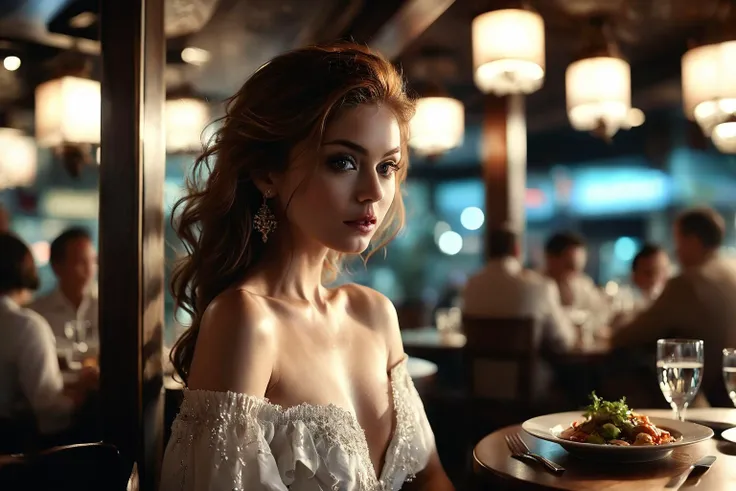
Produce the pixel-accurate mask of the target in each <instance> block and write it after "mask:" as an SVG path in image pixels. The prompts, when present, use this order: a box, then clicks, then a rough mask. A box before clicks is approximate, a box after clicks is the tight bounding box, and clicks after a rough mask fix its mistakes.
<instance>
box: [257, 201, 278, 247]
mask: <svg viewBox="0 0 736 491" xmlns="http://www.w3.org/2000/svg"><path fill="white" fill-rule="evenodd" d="M269 198H271V190H270V189H267V190H266V192H265V193H263V204H261V207H260V208H259V209H258V213H256V216H255V219H254V220H253V228H255V229H256V230H258V231H259V232H260V233H261V238H262V239H263V242H264V243H265V242H266V241H267V240H268V235H269V234H270V233H271V232H273V231H274V230H276V225H277V224H278V222H277V221H276V216H275V215H274V214H273V212H272V211H271V208H269V207H268V204H267V203H266V200H268V199H269Z"/></svg>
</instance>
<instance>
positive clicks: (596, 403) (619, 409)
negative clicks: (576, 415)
mask: <svg viewBox="0 0 736 491" xmlns="http://www.w3.org/2000/svg"><path fill="white" fill-rule="evenodd" d="M590 400H591V404H590V405H588V407H586V408H585V412H584V413H583V416H585V418H586V419H595V420H596V421H610V422H611V423H613V424H614V425H616V426H619V425H622V424H623V423H624V422H625V421H628V419H629V416H630V415H631V409H629V406H628V405H627V404H626V398H625V397H622V398H621V400H620V401H614V402H611V401H606V400H604V399H603V398H601V397H598V396H597V395H596V393H595V391H593V392H591V394H590Z"/></svg>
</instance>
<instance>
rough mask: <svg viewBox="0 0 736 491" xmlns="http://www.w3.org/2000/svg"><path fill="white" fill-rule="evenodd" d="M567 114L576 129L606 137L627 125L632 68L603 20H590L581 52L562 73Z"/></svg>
mask: <svg viewBox="0 0 736 491" xmlns="http://www.w3.org/2000/svg"><path fill="white" fill-rule="evenodd" d="M565 95H566V101H567V116H568V118H569V120H570V124H571V125H572V127H573V128H575V129H576V130H578V131H590V132H593V133H595V134H597V135H600V136H601V137H602V138H604V139H609V138H611V137H612V136H613V135H615V134H616V132H617V131H618V130H620V129H622V128H629V127H631V124H630V122H629V118H630V113H631V67H630V66H629V63H628V62H627V61H626V60H624V59H623V58H622V56H621V54H620V52H619V50H618V47H617V46H616V43H615V42H614V41H613V40H612V36H611V34H610V31H609V30H608V29H607V26H606V25H604V22H603V19H593V20H592V21H591V26H590V30H589V35H588V39H587V46H586V47H585V48H584V50H583V55H582V56H581V57H580V59H578V60H577V61H575V62H573V63H571V64H570V65H569V66H568V67H567V71H566V72H565Z"/></svg>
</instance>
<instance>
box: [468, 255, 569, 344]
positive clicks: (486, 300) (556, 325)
mask: <svg viewBox="0 0 736 491" xmlns="http://www.w3.org/2000/svg"><path fill="white" fill-rule="evenodd" d="M463 312H464V313H465V314H467V315H471V316H476V317H491V318H493V317H511V318H516V317H533V318H535V319H538V320H539V321H540V328H541V329H542V330H543V331H542V336H540V337H539V339H541V342H542V345H543V347H544V348H547V349H550V350H554V351H565V350H567V349H570V348H572V347H573V346H574V345H575V342H576V340H577V333H576V330H575V328H574V326H573V325H572V324H571V323H570V320H569V319H568V318H567V316H566V315H565V313H564V311H563V310H562V305H561V304H560V298H559V291H558V290H557V287H556V285H555V284H554V283H553V282H552V281H550V280H548V279H547V278H545V277H543V276H542V275H540V274H538V273H535V272H533V271H530V270H524V269H523V268H522V266H521V263H519V261H518V260H517V259H516V258H513V257H506V258H503V259H500V260H492V261H490V262H489V263H488V264H487V265H486V266H485V267H484V268H483V269H481V270H480V271H479V272H477V273H476V274H475V275H473V276H472V277H471V278H470V279H469V280H468V283H467V285H466V286H465V291H464V292H463Z"/></svg>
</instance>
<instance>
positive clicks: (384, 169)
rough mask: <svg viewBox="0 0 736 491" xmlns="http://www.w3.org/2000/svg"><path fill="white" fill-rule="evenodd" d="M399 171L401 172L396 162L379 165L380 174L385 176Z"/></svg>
mask: <svg viewBox="0 0 736 491" xmlns="http://www.w3.org/2000/svg"><path fill="white" fill-rule="evenodd" d="M397 170H399V166H398V164H397V163H396V162H393V161H391V162H383V163H381V164H378V172H379V173H380V174H381V175H383V176H390V175H391V174H393V173H394V172H396V171H397Z"/></svg>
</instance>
